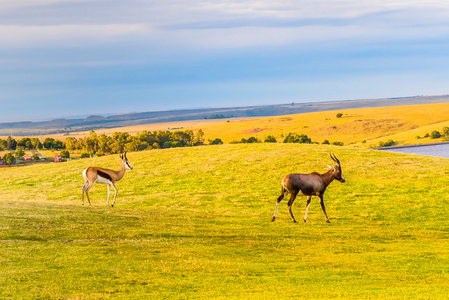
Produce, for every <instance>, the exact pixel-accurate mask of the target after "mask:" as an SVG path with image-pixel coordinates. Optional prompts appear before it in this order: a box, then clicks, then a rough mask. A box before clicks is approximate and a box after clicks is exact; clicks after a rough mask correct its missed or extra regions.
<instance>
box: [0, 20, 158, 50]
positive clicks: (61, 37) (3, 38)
mask: <svg viewBox="0 0 449 300" xmlns="http://www.w3.org/2000/svg"><path fill="white" fill-rule="evenodd" d="M149 32H151V28H150V26H149V25H147V24H100V25H95V24H94V25H90V24H83V25H78V24H67V25H56V26H14V25H2V26H0V48H5V47H11V46H13V47H29V46H32V45H36V46H45V45H47V46H50V47H55V46H61V47H70V46H82V45H80V41H82V42H84V43H86V42H87V43H88V44H96V43H101V42H106V41H111V40H115V39H118V38H123V37H129V36H133V35H142V34H145V35H146V34H148V33H149ZM49 43H50V45H49Z"/></svg>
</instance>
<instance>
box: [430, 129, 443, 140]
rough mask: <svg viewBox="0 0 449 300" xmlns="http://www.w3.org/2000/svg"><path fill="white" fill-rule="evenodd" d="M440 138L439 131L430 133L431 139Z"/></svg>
mask: <svg viewBox="0 0 449 300" xmlns="http://www.w3.org/2000/svg"><path fill="white" fill-rule="evenodd" d="M440 137H441V134H440V132H439V131H436V130H434V131H432V132H431V133H430V138H431V139H439V138H440Z"/></svg>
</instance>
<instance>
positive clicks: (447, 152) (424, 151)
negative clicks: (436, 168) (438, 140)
mask: <svg viewBox="0 0 449 300" xmlns="http://www.w3.org/2000/svg"><path fill="white" fill-rule="evenodd" d="M386 151H393V152H401V153H412V154H419V155H428V156H439V157H445V158H449V143H448V144H438V145H426V146H416V147H405V148H396V149H386Z"/></svg>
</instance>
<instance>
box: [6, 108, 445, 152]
mask: <svg viewBox="0 0 449 300" xmlns="http://www.w3.org/2000/svg"><path fill="white" fill-rule="evenodd" d="M337 113H341V114H342V117H340V118H338V117H337ZM444 126H449V103H438V104H421V105H405V106H390V107H381V108H376V107H374V108H357V109H347V110H337V111H323V112H311V113H303V114H293V115H285V116H278V117H255V118H239V119H232V118H230V119H215V120H204V119H203V120H193V121H182V122H169V123H155V124H145V125H137V126H127V127H119V128H110V129H100V130H97V133H98V134H103V133H104V134H107V135H112V134H113V133H114V132H116V131H120V132H128V133H130V134H132V135H135V134H136V133H138V132H142V131H144V130H147V131H158V130H168V129H170V130H193V131H197V130H199V129H202V130H203V131H204V133H205V136H204V137H205V139H206V141H207V140H208V139H211V140H213V139H215V138H220V139H222V140H223V142H225V143H230V142H232V141H240V140H241V139H242V138H245V139H248V138H250V137H257V138H258V139H260V140H262V141H263V140H264V139H265V138H266V137H267V136H268V135H272V136H274V137H276V139H277V141H278V142H282V141H283V135H284V132H285V134H288V133H290V132H291V133H297V134H306V135H308V136H309V137H310V138H311V139H312V141H313V142H318V143H322V142H323V141H324V140H328V141H330V142H331V143H332V142H337V141H339V142H343V143H344V144H345V145H348V146H353V147H361V148H368V147H376V146H378V145H379V142H381V141H383V142H385V141H387V140H389V139H392V140H394V141H395V142H396V144H397V145H411V144H423V143H433V142H440V141H442V139H431V138H424V136H425V135H426V134H428V133H431V132H432V131H434V130H437V131H441V130H442V128H443V127H444ZM89 134H90V132H89V131H84V132H72V133H71V136H74V137H76V138H82V137H85V136H88V135H89ZM417 136H419V137H420V138H419V139H418V138H417ZM44 137H46V136H44ZM51 137H53V138H57V139H61V140H63V139H65V137H67V135H62V134H59V135H52V136H51ZM4 138H5V137H4Z"/></svg>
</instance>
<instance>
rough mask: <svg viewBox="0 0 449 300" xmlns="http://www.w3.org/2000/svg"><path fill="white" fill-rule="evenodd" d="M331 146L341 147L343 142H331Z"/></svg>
mask: <svg viewBox="0 0 449 300" xmlns="http://www.w3.org/2000/svg"><path fill="white" fill-rule="evenodd" d="M332 145H335V146H343V145H344V143H343V142H338V141H337V142H333V143H332Z"/></svg>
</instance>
